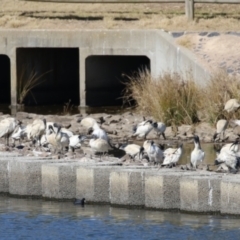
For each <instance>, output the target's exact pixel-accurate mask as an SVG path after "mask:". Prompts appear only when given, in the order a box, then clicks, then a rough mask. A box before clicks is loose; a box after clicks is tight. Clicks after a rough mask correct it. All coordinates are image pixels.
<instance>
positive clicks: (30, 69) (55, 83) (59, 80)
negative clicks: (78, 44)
mask: <svg viewBox="0 0 240 240" xmlns="http://www.w3.org/2000/svg"><path fill="white" fill-rule="evenodd" d="M29 79H30V80H33V79H36V84H35V87H34V88H33V89H32V90H31V91H30V92H28V94H27V95H26V96H25V97H24V94H23V86H24V85H25V86H26V83H27V81H28V80H29ZM17 84H18V103H21V102H19V101H20V99H23V103H24V104H25V105H28V106H29V105H54V104H62V105H63V104H64V103H67V102H68V101H69V100H71V104H74V105H79V49H78V48H18V49H17Z"/></svg>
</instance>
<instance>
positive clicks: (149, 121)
mask: <svg viewBox="0 0 240 240" xmlns="http://www.w3.org/2000/svg"><path fill="white" fill-rule="evenodd" d="M146 123H150V124H152V123H153V121H152V120H147V121H146V122H145V124H146ZM145 124H144V125H145Z"/></svg>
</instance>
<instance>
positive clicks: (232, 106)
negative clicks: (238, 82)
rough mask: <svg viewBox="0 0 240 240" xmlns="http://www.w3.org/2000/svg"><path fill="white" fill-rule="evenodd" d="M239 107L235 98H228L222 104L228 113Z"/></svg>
mask: <svg viewBox="0 0 240 240" xmlns="http://www.w3.org/2000/svg"><path fill="white" fill-rule="evenodd" d="M239 108H240V104H239V101H238V100H237V99H236V98H232V99H229V100H228V101H227V102H226V103H225V106H224V110H225V111H227V112H228V113H230V112H235V111H237V110H238V109H239Z"/></svg>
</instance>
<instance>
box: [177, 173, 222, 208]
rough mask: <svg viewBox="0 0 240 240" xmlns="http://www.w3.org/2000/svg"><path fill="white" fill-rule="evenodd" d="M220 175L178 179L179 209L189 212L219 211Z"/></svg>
mask: <svg viewBox="0 0 240 240" xmlns="http://www.w3.org/2000/svg"><path fill="white" fill-rule="evenodd" d="M221 177H222V175H220V174H219V175H212V176H194V177H184V178H182V179H180V204H181V205H180V209H181V210H183V211H189V212H218V211H220V199H221V191H220V184H221Z"/></svg>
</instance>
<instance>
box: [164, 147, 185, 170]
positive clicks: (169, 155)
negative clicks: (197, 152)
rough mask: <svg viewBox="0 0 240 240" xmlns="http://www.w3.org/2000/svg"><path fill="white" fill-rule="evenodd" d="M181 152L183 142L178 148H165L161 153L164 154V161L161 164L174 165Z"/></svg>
mask: <svg viewBox="0 0 240 240" xmlns="http://www.w3.org/2000/svg"><path fill="white" fill-rule="evenodd" d="M182 153H183V144H180V146H179V147H178V148H167V149H166V150H165V151H164V152H163V154H164V161H163V164H162V165H163V166H167V165H168V166H169V167H172V166H176V164H177V163H178V161H179V159H180V158H181V156H182Z"/></svg>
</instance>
